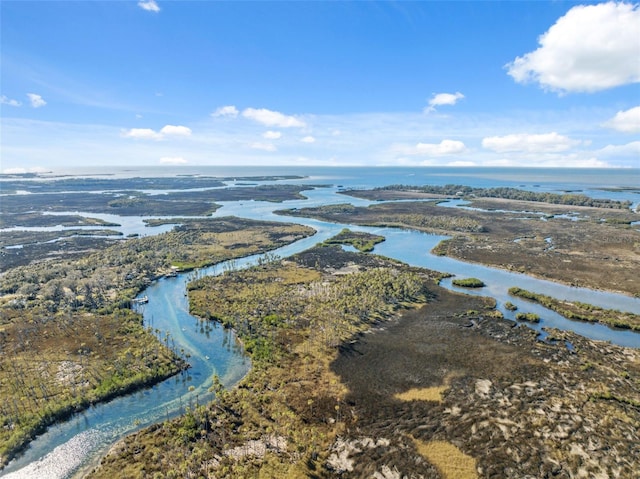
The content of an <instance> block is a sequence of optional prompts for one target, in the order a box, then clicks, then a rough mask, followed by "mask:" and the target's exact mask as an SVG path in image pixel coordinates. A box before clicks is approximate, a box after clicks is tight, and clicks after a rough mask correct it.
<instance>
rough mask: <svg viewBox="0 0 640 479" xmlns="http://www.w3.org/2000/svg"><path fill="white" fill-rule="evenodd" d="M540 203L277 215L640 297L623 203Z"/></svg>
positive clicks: (386, 193)
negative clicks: (350, 227)
mask: <svg viewBox="0 0 640 479" xmlns="http://www.w3.org/2000/svg"><path fill="white" fill-rule="evenodd" d="M456 186H458V185H456ZM453 189H455V188H453ZM453 189H452V190H451V191H453ZM436 190H437V191H440V192H441V193H443V192H447V191H449V190H439V189H437V188H436V189H435V190H434V191H436ZM395 191H396V190H393V189H382V190H358V191H350V192H349V194H352V195H354V196H358V197H364V198H368V199H377V198H378V197H380V196H379V195H382V196H381V197H382V198H385V199H390V198H393V195H394V194H395V193H394V192H395ZM462 191H464V190H462ZM399 194H400V195H401V198H402V199H405V200H407V199H410V196H409V197H408V196H407V195H410V192H408V191H405V190H402V191H399ZM419 194H420V195H424V193H421V192H420V193H419ZM522 197H523V198H526V197H527V195H524V194H523V195H522ZM540 201H541V200H537V201H523V200H513V199H509V200H505V199H502V198H476V199H474V200H473V203H472V204H471V206H474V207H476V209H466V208H450V207H444V206H441V205H439V204H437V201H419V202H418V201H415V202H412V201H402V202H388V203H380V204H373V205H370V206H368V207H356V206H353V205H350V204H337V205H328V206H321V207H315V208H298V209H291V210H285V211H280V212H279V213H281V214H286V215H290V216H298V217H313V218H318V219H321V220H324V221H331V222H343V223H350V224H358V225H367V226H391V227H398V228H411V229H417V230H420V231H424V232H427V233H435V234H446V235H450V236H451V238H450V239H449V240H446V241H443V242H441V243H440V244H439V245H438V246H437V247H436V248H435V249H434V250H433V252H434V253H435V254H439V255H446V256H451V257H453V258H456V259H460V260H463V261H469V262H475V263H480V264H485V265H489V266H497V267H500V268H504V269H507V270H511V271H517V272H521V273H526V274H529V275H532V276H537V277H540V278H545V279H550V280H554V281H560V282H563V283H565V284H569V285H572V286H582V287H588V288H592V289H601V290H609V291H619V292H623V293H626V294H629V295H632V296H640V283H639V282H638V281H637V265H638V257H639V255H640V231H638V230H637V228H634V227H633V226H632V225H630V223H631V222H635V221H638V220H639V217H638V214H637V213H635V212H632V211H630V210H629V209H628V208H627V209H625V208H624V207H622V206H621V205H619V206H620V207H617V206H616V207H615V208H614V207H610V206H611V205H610V204H609V203H606V204H605V203H603V205H604V206H605V207H599V208H595V207H591V206H589V207H586V206H573V205H567V204H560V203H558V204H550V203H542V202H540ZM567 201H568V200H567ZM607 219H615V221H608V220H607Z"/></svg>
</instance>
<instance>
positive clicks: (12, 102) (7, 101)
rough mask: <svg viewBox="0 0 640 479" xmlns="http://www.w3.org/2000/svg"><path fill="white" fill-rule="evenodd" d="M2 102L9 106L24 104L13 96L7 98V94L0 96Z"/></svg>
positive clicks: (0, 102)
mask: <svg viewBox="0 0 640 479" xmlns="http://www.w3.org/2000/svg"><path fill="white" fill-rule="evenodd" d="M0 104H2V105H9V106H21V105H22V103H20V102H19V101H18V100H14V99H12V98H7V97H6V96H5V95H2V96H1V97H0Z"/></svg>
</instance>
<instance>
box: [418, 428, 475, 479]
mask: <svg viewBox="0 0 640 479" xmlns="http://www.w3.org/2000/svg"><path fill="white" fill-rule="evenodd" d="M413 442H414V444H415V446H416V449H417V450H418V452H419V453H420V455H422V456H424V457H425V458H426V459H427V460H428V461H429V462H430V463H431V464H433V465H434V466H436V468H437V469H438V472H440V474H442V476H443V477H444V479H478V477H479V476H478V473H477V468H476V460H475V459H474V458H472V457H471V456H467V455H466V454H465V453H463V452H462V451H461V450H460V449H458V448H457V447H456V446H454V445H453V444H451V443H449V442H446V441H430V442H424V441H421V440H419V439H415V438H413Z"/></svg>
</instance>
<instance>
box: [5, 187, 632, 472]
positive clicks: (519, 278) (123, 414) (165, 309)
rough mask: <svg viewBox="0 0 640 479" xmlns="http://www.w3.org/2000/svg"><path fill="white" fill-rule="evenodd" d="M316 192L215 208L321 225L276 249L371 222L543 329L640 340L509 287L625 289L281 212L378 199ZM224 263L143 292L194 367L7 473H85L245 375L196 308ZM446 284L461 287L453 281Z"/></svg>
mask: <svg viewBox="0 0 640 479" xmlns="http://www.w3.org/2000/svg"><path fill="white" fill-rule="evenodd" d="M305 195H306V196H308V199H307V200H299V201H290V202H286V203H285V204H284V205H282V204H279V205H275V206H274V204H273V203H269V202H257V201H249V202H229V203H223V207H222V208H221V209H220V210H218V212H217V213H216V215H215V216H227V215H236V216H241V217H245V218H253V219H262V220H275V221H283V222H296V223H300V224H304V225H307V226H311V227H312V228H314V229H315V230H316V231H317V232H316V234H315V235H314V236H312V237H309V238H305V239H302V240H300V241H297V242H296V243H293V244H291V245H288V246H285V247H282V248H280V249H278V250H276V251H274V253H275V254H277V255H278V256H280V257H287V256H290V255H292V254H295V253H297V252H300V251H303V250H305V249H307V248H309V247H311V246H313V245H315V244H316V243H318V242H321V241H323V240H325V239H327V238H329V237H331V236H333V235H335V234H337V233H338V232H339V231H340V230H341V229H342V228H345V227H349V228H351V229H353V230H358V231H368V232H371V233H375V234H379V235H383V236H385V237H386V238H387V239H386V241H385V242H383V243H381V244H379V245H377V246H376V248H375V252H376V253H378V254H381V255H384V256H388V257H391V258H395V259H398V260H400V261H403V262H405V263H408V264H411V265H414V266H421V267H426V268H430V269H433V270H437V271H443V272H449V273H453V274H454V275H458V276H462V277H470V276H473V277H477V278H479V279H481V280H482V281H483V282H484V283H485V284H486V285H487V286H486V287H485V288H482V289H480V290H473V291H468V290H464V292H466V293H470V294H480V295H485V296H492V297H495V298H496V300H497V302H498V309H500V310H501V311H502V312H503V313H504V314H505V316H506V317H508V318H513V313H512V312H510V311H507V310H505V308H504V306H503V305H504V303H505V302H506V301H511V302H513V303H514V304H516V305H518V306H519V307H520V308H521V309H522V310H525V311H529V312H535V313H538V314H539V315H540V316H541V318H542V320H541V322H540V323H539V324H538V325H535V327H536V328H537V329H540V328H542V327H557V328H560V329H570V330H573V331H575V332H577V333H578V334H581V335H584V336H586V337H590V338H593V339H600V340H608V341H611V342H613V343H616V344H620V345H624V346H631V347H636V348H638V347H640V334H636V333H632V332H629V331H622V330H614V329H611V328H608V327H606V326H602V325H598V324H589V323H582V322H575V321H569V320H567V319H564V318H563V317H561V316H559V315H557V314H556V313H553V312H551V311H549V310H547V309H546V308H543V307H541V306H537V305H534V304H531V303H526V302H525V301H523V300H519V299H518V298H513V297H510V296H509V295H508V293H507V290H508V288H509V287H511V286H519V287H522V288H525V289H528V290H532V291H535V292H538V293H543V294H548V295H550V296H554V297H557V298H564V299H569V300H578V301H583V302H588V303H591V304H595V305H598V306H601V307H605V308H615V309H620V310H625V311H631V312H635V313H640V299H638V298H631V297H628V296H624V295H619V294H613V293H605V292H598V291H592V290H588V289H583V288H573V287H569V286H564V285H561V284H558V283H553V282H550V281H544V280H539V279H535V278H531V277H528V276H526V275H523V274H518V273H511V272H508V271H503V270H499V269H496V268H489V267H485V266H482V265H477V264H469V263H465V262H462V261H458V260H454V259H451V258H446V257H440V256H435V255H432V254H430V251H431V249H432V248H433V247H434V246H436V245H437V244H438V243H439V242H440V241H441V240H442V239H444V238H446V237H444V236H437V235H428V234H424V233H419V232H415V231H408V230H400V229H391V228H365V227H358V226H353V225H345V224H334V223H326V222H322V221H317V220H312V219H304V218H292V217H287V216H279V215H276V214H274V213H273V211H274V210H275V209H278V208H294V207H305V206H316V205H320V204H330V203H346V202H349V203H352V204H355V205H366V204H369V202H368V201H366V200H359V199H354V198H348V197H345V196H342V195H337V194H336V189H335V188H319V189H316V190H313V191H308V192H305ZM258 258H259V255H255V256H251V257H247V258H243V259H240V260H235V261H234V262H233V266H234V267H235V268H241V267H247V266H250V265H252V264H255V263H256V262H257V259H258ZM224 269H225V265H224V264H219V265H216V266H212V267H209V268H205V269H203V270H199V271H196V272H191V273H185V274H180V275H178V276H177V277H175V278H163V279H161V280H159V281H156V282H154V283H153V284H152V285H150V286H149V287H148V288H147V289H146V290H145V291H144V293H142V294H143V295H146V296H147V297H148V298H149V302H148V303H147V304H145V305H143V306H141V307H140V312H141V313H142V314H143V316H144V320H145V324H146V325H147V326H149V327H151V328H153V329H154V330H156V331H158V332H159V333H158V335H159V337H160V339H161V340H163V341H164V340H165V339H166V341H167V342H170V343H171V344H174V345H175V347H176V348H177V349H178V350H180V349H182V350H184V352H185V353H186V354H188V355H189V363H190V364H191V368H190V369H189V370H188V371H187V372H185V373H184V374H180V375H178V376H175V377H173V378H170V379H168V380H166V381H164V382H162V383H160V384H158V385H156V386H154V387H153V388H149V389H146V390H143V391H139V392H137V393H134V394H131V395H128V396H125V397H122V398H118V399H115V400H113V401H110V402H108V403H105V404H100V405H97V406H96V407H93V408H91V409H89V410H87V411H85V412H83V413H81V414H78V415H76V416H74V417H73V418H72V419H71V420H69V421H66V422H64V423H62V424H58V425H55V426H53V427H51V428H49V430H48V431H47V432H46V433H45V434H42V435H41V436H39V437H38V438H36V439H35V440H34V441H33V442H32V443H31V445H30V447H29V448H28V449H27V450H26V451H25V453H24V454H22V455H21V456H20V457H19V458H17V459H16V460H14V461H13V462H11V463H10V464H9V465H8V466H7V468H5V469H4V470H3V471H2V473H0V476H2V477H7V478H12V479H15V478H21V479H22V478H24V479H35V478H43V477H46V478H51V479H54V478H68V477H80V476H81V475H82V474H83V473H86V472H87V470H89V469H90V468H91V467H93V466H94V465H95V464H96V462H97V461H98V460H99V458H100V457H101V456H102V455H104V454H105V453H106V452H107V451H108V449H109V448H110V447H111V445H113V443H115V442H116V441H117V440H118V439H120V438H122V437H124V436H125V435H127V434H130V433H131V432H134V431H135V430H138V429H140V428H142V427H145V426H148V425H150V424H153V423H155V422H158V421H161V420H164V419H167V418H171V417H175V416H177V415H179V414H181V413H182V412H183V411H184V409H185V408H186V407H188V406H190V405H193V404H196V403H203V402H206V401H208V400H210V398H211V393H210V392H209V391H208V388H209V387H210V386H211V384H212V376H213V375H214V374H217V375H218V376H219V377H220V378H221V380H222V382H223V384H225V386H232V385H233V384H236V383H237V382H238V381H239V380H240V379H241V378H242V377H243V376H244V375H245V374H246V372H247V371H248V369H249V368H250V361H249V360H248V359H247V358H246V356H245V355H244V354H243V351H242V349H241V348H240V347H239V345H238V344H237V341H236V339H235V336H234V335H233V333H232V332H229V331H225V330H224V329H223V328H221V327H219V326H217V325H215V324H204V323H203V322H201V321H199V320H198V319H196V318H194V317H193V316H191V315H189V313H188V309H189V308H188V301H187V298H186V294H185V291H186V284H187V283H188V282H189V281H191V280H192V279H193V278H194V277H195V276H203V275H214V274H219V273H220V272H222V271H224ZM443 286H445V287H448V288H452V289H456V288H455V287H453V286H452V285H451V283H450V280H449V281H444V282H443Z"/></svg>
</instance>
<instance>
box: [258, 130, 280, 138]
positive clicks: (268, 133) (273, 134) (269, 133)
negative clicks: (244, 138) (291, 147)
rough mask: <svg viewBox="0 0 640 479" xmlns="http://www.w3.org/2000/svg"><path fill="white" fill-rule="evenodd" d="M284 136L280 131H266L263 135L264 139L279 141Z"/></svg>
mask: <svg viewBox="0 0 640 479" xmlns="http://www.w3.org/2000/svg"><path fill="white" fill-rule="evenodd" d="M281 136H282V133H280V132H279V131H271V130H269V131H265V132H264V133H263V134H262V137H263V138H266V139H267V140H277V139H278V138H280V137H281Z"/></svg>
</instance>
